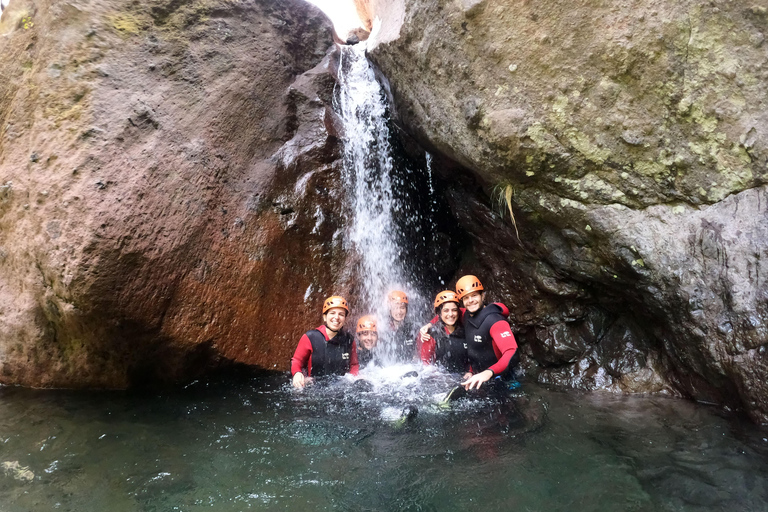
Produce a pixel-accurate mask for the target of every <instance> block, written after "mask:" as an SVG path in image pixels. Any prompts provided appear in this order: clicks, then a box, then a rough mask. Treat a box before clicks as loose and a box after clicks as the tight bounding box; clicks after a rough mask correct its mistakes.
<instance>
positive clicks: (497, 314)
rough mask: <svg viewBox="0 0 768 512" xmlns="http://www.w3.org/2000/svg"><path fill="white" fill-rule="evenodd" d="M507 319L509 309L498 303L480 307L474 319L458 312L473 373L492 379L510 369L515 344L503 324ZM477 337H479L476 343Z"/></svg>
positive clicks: (432, 321)
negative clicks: (487, 372)
mask: <svg viewBox="0 0 768 512" xmlns="http://www.w3.org/2000/svg"><path fill="white" fill-rule="evenodd" d="M508 316H509V309H508V308H507V306H505V305H504V304H502V303H501V302H494V303H493V304H489V305H488V306H484V307H483V308H482V309H480V311H478V312H477V313H475V315H474V316H473V315H472V314H469V313H467V310H466V308H459V321H460V322H461V324H462V325H463V326H464V335H465V340H466V344H467V352H468V356H469V364H470V365H471V367H472V371H473V373H480V372H482V371H484V370H491V371H492V372H493V373H494V375H500V374H501V373H504V372H505V371H507V370H508V369H509V368H510V364H509V363H510V360H511V359H512V357H513V356H514V355H515V352H517V342H516V341H515V337H514V336H513V335H512V329H511V328H510V327H509V323H508V322H507V320H506V318H507V317H508ZM438 322H440V317H439V316H437V315H436V316H435V317H434V318H433V319H432V320H431V323H433V324H437V323H438ZM440 323H442V322H440ZM505 328H506V329H505ZM470 331H471V332H470ZM477 336H479V337H480V338H479V341H478V338H476V337H477ZM427 343H429V342H427ZM425 345H426V343H425ZM510 351H511V353H510ZM422 353H423V348H422ZM422 359H423V354H422ZM497 370H498V371H497Z"/></svg>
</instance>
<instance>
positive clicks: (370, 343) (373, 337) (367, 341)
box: [357, 331, 379, 350]
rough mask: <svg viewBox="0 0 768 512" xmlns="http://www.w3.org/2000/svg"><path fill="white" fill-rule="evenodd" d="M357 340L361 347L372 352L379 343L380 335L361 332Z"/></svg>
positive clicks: (372, 332)
mask: <svg viewBox="0 0 768 512" xmlns="http://www.w3.org/2000/svg"><path fill="white" fill-rule="evenodd" d="M357 340H358V341H359V342H360V346H361V347H363V348H364V349H366V350H371V349H372V348H373V347H375V346H376V344H377V343H378V342H379V333H377V332H376V331H360V332H358V333H357Z"/></svg>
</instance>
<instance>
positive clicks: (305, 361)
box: [291, 334, 357, 388]
mask: <svg viewBox="0 0 768 512" xmlns="http://www.w3.org/2000/svg"><path fill="white" fill-rule="evenodd" d="M311 356H312V342H310V341H309V336H307V335H306V334H304V335H303V336H302V337H301V339H300V340H299V344H298V346H297V347H296V351H295V352H294V353H293V357H292V358H291V378H292V382H293V387H295V388H303V387H304V384H305V379H304V373H302V370H303V369H304V368H307V369H309V368H308V366H309V358H310V357H311ZM355 360H357V357H355Z"/></svg>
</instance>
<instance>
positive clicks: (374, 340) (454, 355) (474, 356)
mask: <svg viewBox="0 0 768 512" xmlns="http://www.w3.org/2000/svg"><path fill="white" fill-rule="evenodd" d="M387 299H388V303H389V329H388V332H389V342H388V345H389V347H390V349H389V350H390V354H392V355H394V357H395V359H397V360H400V361H410V360H415V359H421V361H422V362H423V363H424V364H437V365H440V366H442V367H444V368H445V369H447V370H448V371H451V372H456V373H462V374H463V378H462V382H461V385H462V386H464V388H465V389H476V388H479V387H480V386H481V385H482V384H483V383H485V382H487V381H489V380H491V379H492V378H494V377H501V378H511V372H512V361H513V357H514V356H515V353H516V352H517V343H516V341H515V337H514V335H513V334H512V329H511V328H510V326H509V322H508V321H507V317H508V316H509V310H508V309H507V308H506V306H504V305H503V304H500V303H493V304H487V305H486V303H485V289H484V288H483V285H482V283H481V282H480V280H479V279H478V278H477V277H475V276H472V275H467V276H464V277H462V278H461V279H459V280H458V281H457V282H456V291H455V292H453V291H451V290H444V291H442V292H440V293H438V294H437V296H436V297H435V302H434V307H435V317H434V318H432V320H431V321H430V322H429V323H427V324H425V325H424V326H422V327H421V328H420V329H418V330H416V329H415V328H414V327H413V323H412V322H410V321H409V320H408V319H407V315H408V297H407V295H406V294H405V293H404V292H402V291H393V292H390V293H389V295H388V296H387ZM462 306H463V307H462ZM349 313H350V310H349V305H348V304H347V301H346V300H345V299H344V298H343V297H340V296H338V295H334V296H332V297H328V298H327V299H326V300H325V302H324V303H323V325H321V326H319V327H317V328H315V329H312V330H310V331H307V333H305V334H304V335H303V336H302V337H301V339H300V340H299V344H298V346H297V347H296V351H295V352H294V354H293V358H292V359H291V375H292V381H293V386H294V387H296V388H303V387H304V386H305V385H306V383H307V382H308V380H307V379H308V378H310V377H317V376H323V375H343V374H346V373H351V374H352V375H357V374H358V372H359V370H360V368H361V367H364V366H366V365H368V364H377V361H378V360H379V355H380V351H379V350H377V347H379V332H378V328H377V321H376V317H374V316H372V315H366V316H363V317H361V318H360V319H358V321H357V328H356V331H355V336H352V335H351V334H350V333H349V332H347V331H346V330H344V325H345V322H346V320H347V317H348V316H349Z"/></svg>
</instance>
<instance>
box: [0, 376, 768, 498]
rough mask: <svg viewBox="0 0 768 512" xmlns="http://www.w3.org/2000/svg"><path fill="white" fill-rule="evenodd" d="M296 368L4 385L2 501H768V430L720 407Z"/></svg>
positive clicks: (0, 397) (0, 393) (0, 404)
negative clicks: (105, 387)
mask: <svg viewBox="0 0 768 512" xmlns="http://www.w3.org/2000/svg"><path fill="white" fill-rule="evenodd" d="M283 382H285V377H284V376H274V375H266V376H252V377H247V378H243V377H240V378H237V379H232V378H230V379H220V380H216V381H209V382H198V383H195V384H193V385H191V386H189V387H187V388H186V389H182V390H178V391H174V392H163V393H157V394H149V395H147V394H144V395H138V394H129V393H114V392H110V393H106V392H104V393H74V392H61V391H32V390H23V389H14V388H0V511H2V512H15V511H43V510H59V511H64V510H67V511H78V512H89V511H172V510H183V511H198V510H216V511H239V510H298V509H303V510H350V511H352V510H354V511H358V510H371V511H374V510H381V511H389V510H429V511H438V510H446V511H448V510H462V509H465V510H477V509H480V508H481V507H482V509H484V510H515V511H550V512H551V511H657V510H663V511H667V510H668V511H704V510H707V511H710V510H728V511H731V512H733V511H752V510H754V511H758V510H759V511H765V510H768V486H767V485H766V484H767V482H768V465H766V460H768V458H767V456H768V442H766V439H764V437H765V438H768V433H764V432H761V431H760V430H758V429H757V428H756V427H753V426H751V425H749V424H747V423H744V422H741V421H739V420H738V419H735V418H730V417H722V416H721V415H719V414H718V413H717V412H716V411H715V410H713V409H711V408H707V407H703V406H697V405H695V404H691V403H688V402H684V401H680V400H671V399H663V398H632V397H614V396H609V395H577V394H573V393H564V392H555V391H550V390H546V389H543V388H539V387H535V386H532V385H530V384H526V385H525V386H524V388H523V389H524V390H525V392H524V393H522V394H520V395H519V396H518V398H514V399H512V400H510V401H508V402H503V401H500V400H498V399H470V400H467V401H465V402H464V403H457V404H456V405H455V407H454V408H452V409H450V410H443V409H439V408H437V407H435V406H434V405H430V404H431V403H432V402H434V401H435V400H433V399H432V395H433V394H432V393H431V391H439V389H437V388H439V387H440V386H444V383H438V384H436V385H435V386H436V389H435V390H431V391H430V392H426V393H423V394H422V395H419V394H418V390H417V391H414V385H416V387H417V388H418V389H421V386H420V385H419V383H418V382H416V383H410V384H409V385H408V386H403V388H402V389H400V388H386V389H384V388H382V389H379V390H378V391H376V392H368V393H365V392H364V393H361V392H359V391H354V390H353V389H351V388H350V387H349V386H346V385H339V386H337V387H333V386H332V387H330V388H327V389H321V388H320V387H317V389H315V390H313V389H308V390H306V391H305V392H303V393H295V392H292V391H291V390H289V389H287V388H286V387H285V386H284V385H283ZM409 386H410V387H409ZM435 396H436V395H435ZM415 402H418V406H419V408H420V413H419V415H418V416H417V417H416V418H415V419H414V420H413V421H411V422H410V423H406V424H404V425H402V426H399V425H398V422H397V421H394V419H395V418H396V416H397V415H398V411H399V407H400V406H401V405H402V404H406V403H415Z"/></svg>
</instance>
